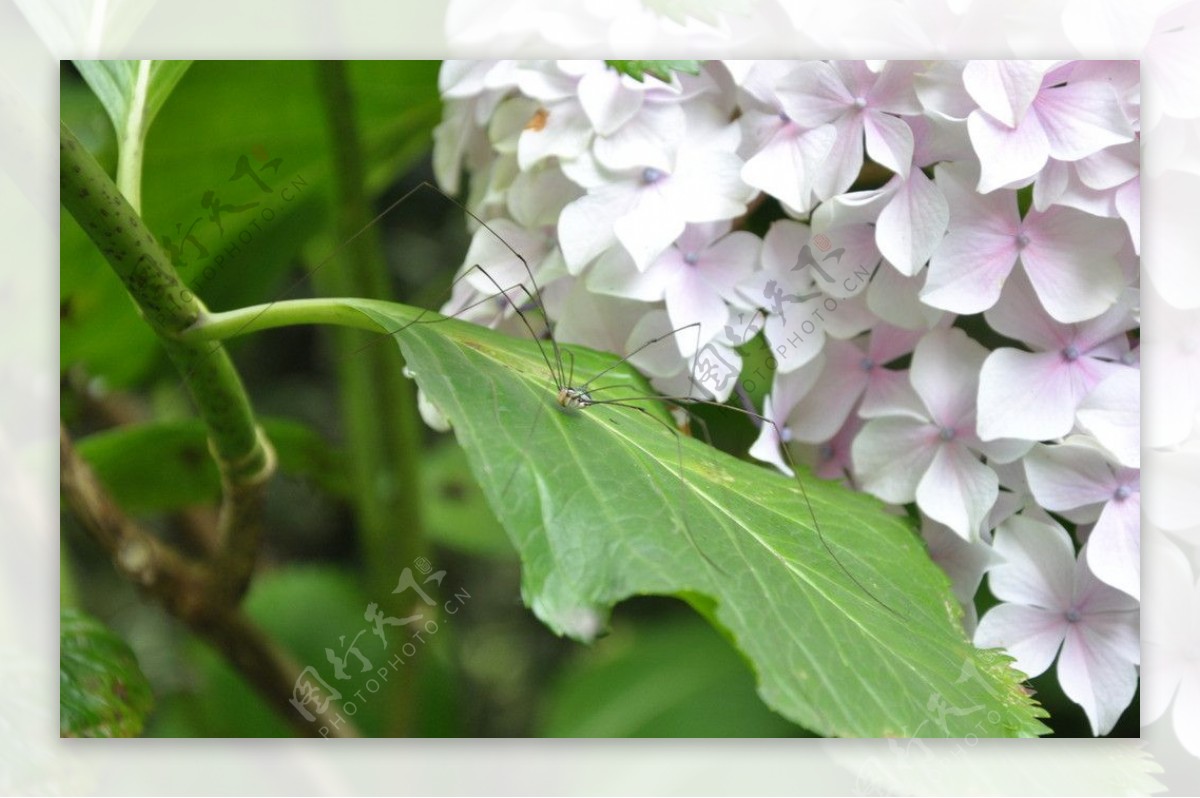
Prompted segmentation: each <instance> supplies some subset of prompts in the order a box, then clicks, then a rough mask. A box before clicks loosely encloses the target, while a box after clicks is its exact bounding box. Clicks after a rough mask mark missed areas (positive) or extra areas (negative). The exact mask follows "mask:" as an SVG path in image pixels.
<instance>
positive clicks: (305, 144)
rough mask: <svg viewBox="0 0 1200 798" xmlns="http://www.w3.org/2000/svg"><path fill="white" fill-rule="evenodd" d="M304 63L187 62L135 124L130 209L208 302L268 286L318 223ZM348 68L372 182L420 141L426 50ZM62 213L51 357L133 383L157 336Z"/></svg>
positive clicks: (324, 174) (320, 194) (318, 183)
mask: <svg viewBox="0 0 1200 798" xmlns="http://www.w3.org/2000/svg"><path fill="white" fill-rule="evenodd" d="M314 70H315V66H314V65H313V64H312V63H311V62H304V61H257V62H245V61H201V62H198V63H196V64H194V65H193V66H192V67H191V69H189V70H188V72H187V74H186V75H185V76H184V77H183V79H182V80H180V81H179V84H178V86H177V87H176V89H175V91H174V92H173V93H172V95H171V101H170V102H169V103H166V104H165V105H164V106H163V108H162V110H161V112H160V113H159V114H158V118H157V121H156V122H155V125H154V127H153V129H152V130H151V131H150V133H149V135H148V137H147V140H146V155H145V161H144V167H143V179H142V186H143V189H142V196H143V203H142V212H143V216H144V218H145V220H146V223H147V224H148V225H149V227H150V229H151V230H152V231H153V232H154V233H155V235H156V236H158V238H159V240H160V242H162V243H163V245H164V246H165V247H166V248H167V249H168V251H169V252H170V253H171V255H172V260H173V262H174V263H175V265H176V268H177V269H178V270H179V272H180V275H181V277H182V278H183V279H184V281H185V282H187V283H188V284H189V285H190V286H191V287H192V289H193V290H194V291H195V292H196V294H197V295H198V296H200V297H201V298H202V299H204V301H205V302H206V303H207V304H208V305H209V306H210V307H214V308H220V307H230V306H236V305H243V304H249V303H252V302H259V301H264V300H267V299H269V298H271V294H272V292H274V291H278V290H279V287H278V286H279V280H280V274H281V272H282V271H283V270H284V269H285V268H286V267H287V265H288V264H290V263H292V262H293V261H294V260H295V258H296V256H297V254H298V253H300V252H301V250H302V249H303V247H304V245H305V243H306V242H307V241H308V240H309V239H310V238H311V237H312V236H313V235H315V234H318V233H320V232H321V231H322V230H324V229H325V225H323V223H322V222H323V219H324V217H325V213H326V208H327V207H328V203H329V193H328V182H329V177H330V170H331V168H332V166H331V159H330V158H329V156H328V141H327V135H328V132H327V129H328V126H327V125H326V123H325V120H324V118H323V117H322V110H321V103H320V102H318V98H317V93H316V85H315V79H314ZM349 72H350V78H351V82H352V86H353V89H354V92H355V99H356V108H357V112H358V129H359V131H360V133H361V135H362V138H363V141H364V148H365V151H366V153H367V165H368V174H369V175H370V177H371V180H370V188H371V189H372V191H380V190H382V189H383V188H384V187H385V186H386V185H387V184H388V183H389V182H391V181H393V180H395V178H396V176H397V175H398V174H400V173H402V171H403V170H404V169H405V168H407V167H408V166H410V165H411V164H412V163H413V162H414V161H415V160H416V159H417V158H419V157H421V156H422V155H423V154H424V153H425V152H427V151H428V149H429V147H430V146H431V144H432V135H431V131H432V129H433V126H434V125H435V124H437V122H438V121H439V118H440V114H441V105H440V100H439V97H438V92H437V63H436V62H430V61H398V62H396V61H393V62H384V61H366V62H353V63H352V64H351V65H350V70H349ZM266 189H269V190H266ZM399 212H403V209H402V208H401V210H400V211H399ZM68 216H69V214H63V222H62V226H61V268H60V280H61V284H60V297H59V298H60V304H61V306H62V309H63V320H62V324H61V343H60V360H61V364H62V368H63V369H66V368H69V367H71V366H73V365H76V364H79V365H82V366H83V367H84V369H85V370H86V372H87V373H88V374H90V375H92V376H94V377H98V378H101V379H103V380H105V381H106V382H107V384H109V385H110V386H113V387H126V386H129V385H132V384H135V383H136V382H137V381H138V380H139V379H141V378H142V377H144V376H145V375H146V374H147V373H148V370H149V369H150V368H151V367H152V366H153V365H154V364H155V363H158V362H160V361H161V357H162V356H161V352H160V349H159V348H158V347H156V346H155V345H154V338H153V335H152V334H151V332H150V330H149V329H148V327H147V325H146V324H145V323H144V322H143V321H142V320H141V319H140V318H139V317H138V315H137V311H136V309H135V308H134V306H133V303H132V302H131V301H130V300H129V299H128V297H127V296H126V295H125V291H124V288H123V286H122V285H121V283H120V281H119V280H118V279H117V278H116V276H115V275H114V274H113V273H112V270H111V269H110V268H109V267H108V265H107V264H106V263H105V262H104V259H103V257H102V256H101V255H100V254H99V252H97V251H96V250H95V248H94V247H93V246H92V245H91V242H90V241H89V240H88V239H87V237H86V235H84V233H83V231H82V230H80V229H79V228H78V226H77V225H75V223H74V221H73V220H71V219H69V218H68Z"/></svg>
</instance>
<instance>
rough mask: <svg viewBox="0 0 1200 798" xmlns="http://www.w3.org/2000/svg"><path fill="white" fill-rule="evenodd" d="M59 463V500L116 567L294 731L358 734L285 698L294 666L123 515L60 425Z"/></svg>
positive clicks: (196, 569)
mask: <svg viewBox="0 0 1200 798" xmlns="http://www.w3.org/2000/svg"><path fill="white" fill-rule="evenodd" d="M59 467H60V470H61V474H62V477H61V481H62V494H63V499H64V500H65V502H66V504H67V506H68V507H70V509H71V511H72V513H73V514H74V515H75V517H76V518H78V519H79V522H80V523H81V524H82V525H83V527H84V529H85V530H86V531H87V532H88V533H89V534H90V535H91V537H92V538H93V539H94V540H95V541H96V542H97V543H98V544H99V545H100V547H101V548H102V549H103V550H104V551H105V552H107V553H108V555H109V556H110V557H111V558H112V560H113V563H114V565H116V567H117V570H118V571H120V572H121V573H122V574H124V575H125V576H126V577H127V578H129V580H130V581H132V582H133V583H134V584H136V585H137V586H138V587H139V588H140V589H141V590H142V592H144V593H145V594H146V595H148V596H150V597H151V598H153V599H155V600H156V601H157V602H158V603H159V604H161V605H162V606H163V607H164V608H165V609H166V610H167V611H168V612H169V613H171V614H172V615H174V616H175V617H176V618H178V619H179V620H180V621H182V622H183V623H184V624H186V625H187V626H188V627H189V628H190V629H191V630H192V631H193V632H195V633H196V634H197V635H199V636H200V637H202V638H203V639H205V640H207V641H208V642H209V643H210V644H211V645H212V646H214V647H215V648H216V649H217V650H218V651H219V652H221V653H222V654H223V655H224V656H225V658H226V659H228V660H229V662H230V663H231V664H232V665H233V666H234V667H235V668H236V669H237V670H238V671H240V672H241V674H242V675H243V676H244V677H245V678H246V681H248V682H249V683H250V684H252V685H253V686H254V687H255V689H257V690H258V691H259V693H261V694H262V696H263V697H264V698H265V699H266V700H267V701H268V702H269V703H270V704H272V706H274V707H275V708H276V709H277V710H278V711H279V713H280V715H281V717H283V718H285V719H286V720H287V721H288V723H289V724H291V725H292V726H293V727H294V728H295V729H296V731H298V732H299V733H301V734H304V735H306V736H330V737H357V736H358V732H357V731H356V730H355V728H354V726H353V724H351V723H349V722H348V721H346V720H345V719H344V718H343V717H342V716H340V715H339V714H338V713H337V712H336V710H334V709H333V708H332V706H331V705H326V706H325V707H324V709H322V708H321V707H320V706H309V707H308V709H309V712H310V715H311V716H312V717H313V720H312V721H309V720H307V719H306V718H305V717H304V716H303V715H301V713H300V712H299V711H298V710H297V709H296V708H295V706H293V705H292V704H291V703H290V700H289V699H291V698H292V697H293V696H294V691H295V689H296V685H297V683H298V681H299V680H301V679H302V678H303V676H304V672H303V671H302V670H301V668H300V666H299V665H298V664H297V663H296V662H295V661H294V660H292V658H291V657H290V656H289V655H288V654H286V653H285V652H284V651H283V650H281V649H280V648H279V647H278V646H277V645H275V643H274V642H273V641H271V639H270V638H268V637H267V635H266V634H265V633H264V632H263V631H262V630H261V629H259V628H258V627H257V626H256V625H255V624H254V623H253V621H251V620H250V619H249V618H247V617H246V615H245V613H243V612H242V611H241V610H239V609H238V608H237V607H236V606H234V605H231V604H222V603H216V602H213V601H211V600H210V599H211V592H210V584H211V581H212V579H213V578H214V576H215V575H214V574H213V573H212V571H211V569H210V568H207V567H205V566H204V565H203V564H200V563H195V562H192V561H190V560H188V559H186V558H184V557H183V556H182V555H180V554H179V553H178V552H176V551H175V550H174V549H172V548H171V547H169V546H167V545H166V544H164V543H163V542H162V541H160V540H159V539H158V538H156V537H155V536H154V535H151V534H150V533H149V532H147V531H145V530H144V529H142V528H141V527H140V526H138V525H137V524H136V523H134V522H133V521H132V520H131V519H130V518H129V517H128V516H126V515H125V514H124V513H123V512H122V511H121V509H120V508H119V507H118V506H117V505H116V503H115V502H113V500H112V498H111V497H110V496H109V495H108V493H107V492H106V491H105V490H104V488H103V487H102V486H101V485H100V483H99V481H98V480H97V479H96V475H95V474H94V473H93V472H92V470H91V469H90V468H89V467H88V466H87V464H86V463H84V462H83V460H82V459H80V457H79V454H78V453H77V452H76V451H75V447H74V446H73V445H72V443H71V439H70V437H69V436H68V435H67V432H66V430H65V429H62V428H61V427H60V429H59ZM314 703H315V702H314Z"/></svg>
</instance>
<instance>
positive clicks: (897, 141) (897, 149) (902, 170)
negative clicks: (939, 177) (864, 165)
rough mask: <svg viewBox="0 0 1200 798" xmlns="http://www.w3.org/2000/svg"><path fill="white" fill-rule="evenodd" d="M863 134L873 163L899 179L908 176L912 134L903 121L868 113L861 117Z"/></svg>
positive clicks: (894, 117)
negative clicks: (885, 168) (880, 165)
mask: <svg viewBox="0 0 1200 798" xmlns="http://www.w3.org/2000/svg"><path fill="white" fill-rule="evenodd" d="M863 133H864V134H866V143H867V154H869V155H870V156H871V159H872V160H873V161H875V162H876V163H878V164H882V165H883V166H886V167H887V168H888V169H891V170H892V171H893V172H895V173H896V174H898V175H900V176H901V177H907V176H908V174H909V171H910V170H911V169H912V158H913V133H912V128H910V127H909V126H908V124H907V123H906V122H905V121H904V120H903V119H901V118H900V117H897V116H892V115H891V114H885V113H882V112H879V111H868V112H866V113H865V114H864V115H863Z"/></svg>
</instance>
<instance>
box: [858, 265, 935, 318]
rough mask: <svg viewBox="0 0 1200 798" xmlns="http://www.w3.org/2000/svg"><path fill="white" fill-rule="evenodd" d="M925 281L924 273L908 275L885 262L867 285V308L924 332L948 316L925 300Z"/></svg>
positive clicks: (876, 313)
mask: <svg viewBox="0 0 1200 798" xmlns="http://www.w3.org/2000/svg"><path fill="white" fill-rule="evenodd" d="M924 282H925V275H923V274H922V275H918V276H916V277H905V276H904V275H903V274H901V273H900V272H898V271H896V270H895V269H893V268H892V267H891V266H889V265H888V264H886V263H885V264H884V265H883V267H882V268H881V269H879V271H877V272H876V273H875V278H874V279H873V280H871V285H870V286H869V287H868V288H867V307H868V308H870V310H871V312H872V313H874V314H875V315H876V316H878V317H879V318H881V319H883V320H884V321H886V322H887V323H888V324H894V325H896V326H897V327H903V328H904V329H907V330H916V331H919V332H922V333H923V332H924V331H925V330H927V329H929V328H930V327H933V326H935V325H936V324H937V322H938V320H939V319H940V318H942V316H943V315H944V313H943V312H942V311H941V310H938V309H937V308H934V307H931V306H930V305H927V304H925V303H924V302H922V301H921V298H920V290H921V286H922V285H923V284H924Z"/></svg>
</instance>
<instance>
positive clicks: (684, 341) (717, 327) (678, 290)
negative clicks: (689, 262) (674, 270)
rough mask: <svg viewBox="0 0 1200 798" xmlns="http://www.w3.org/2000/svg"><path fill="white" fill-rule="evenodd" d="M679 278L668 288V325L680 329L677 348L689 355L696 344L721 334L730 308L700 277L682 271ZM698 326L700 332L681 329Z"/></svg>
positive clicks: (685, 355)
mask: <svg viewBox="0 0 1200 798" xmlns="http://www.w3.org/2000/svg"><path fill="white" fill-rule="evenodd" d="M681 276H682V279H679V280H677V281H676V282H675V283H674V284H672V285H669V286H668V287H667V315H668V316H670V318H671V326H672V327H673V328H675V329H676V330H679V331H680V332H679V334H678V336H677V340H678V342H679V345H680V346H679V351H680V353H681V354H682V355H683V356H684V357H691V356H692V355H693V354H695V353H696V351H698V349H699V346H701V345H703V344H705V343H707V342H708V341H711V340H712V339H713V338H714V337H716V336H717V335H718V334H720V332H721V330H722V329H724V327H725V324H726V323H727V322H728V321H729V308H728V306H726V304H725V300H723V299H722V298H721V296H720V294H717V293H715V292H714V291H713V290H712V288H711V287H710V286H709V285H708V284H707V283H706V282H705V281H704V280H703V279H702V278H701V277H700V275H697V274H695V273H694V272H690V271H689V270H683V271H682V273H681ZM693 325H699V331H698V333H697V330H695V329H684V328H690V327H693Z"/></svg>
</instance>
